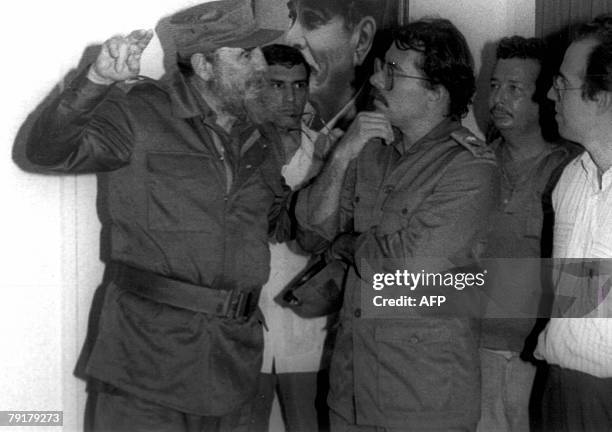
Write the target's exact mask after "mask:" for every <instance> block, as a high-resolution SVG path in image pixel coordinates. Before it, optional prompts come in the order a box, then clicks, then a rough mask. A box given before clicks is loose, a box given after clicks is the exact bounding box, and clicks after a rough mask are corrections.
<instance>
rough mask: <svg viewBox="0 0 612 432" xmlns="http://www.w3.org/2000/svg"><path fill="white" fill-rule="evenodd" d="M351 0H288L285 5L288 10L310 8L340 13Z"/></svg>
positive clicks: (331, 13) (321, 11) (322, 11)
mask: <svg viewBox="0 0 612 432" xmlns="http://www.w3.org/2000/svg"><path fill="white" fill-rule="evenodd" d="M351 1H352V0H289V2H288V3H287V7H288V8H289V9H290V10H296V9H310V10H313V11H317V12H320V13H324V14H325V15H336V14H338V15H340V12H341V11H342V10H346V9H347V8H348V7H349V4H350V2H351Z"/></svg>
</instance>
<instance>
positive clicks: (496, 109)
mask: <svg viewBox="0 0 612 432" xmlns="http://www.w3.org/2000/svg"><path fill="white" fill-rule="evenodd" d="M496 112H497V113H503V114H507V115H509V116H512V113H511V112H510V111H509V110H508V109H507V108H506V107H504V106H503V105H499V104H496V105H494V106H493V108H491V109H490V110H489V113H491V114H493V113H496Z"/></svg>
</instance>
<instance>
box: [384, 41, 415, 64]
mask: <svg viewBox="0 0 612 432" xmlns="http://www.w3.org/2000/svg"><path fill="white" fill-rule="evenodd" d="M422 56H423V53H420V52H419V51H416V50H413V49H407V50H401V49H399V48H398V47H397V46H396V45H395V44H392V45H391V47H390V48H389V49H388V50H387V53H386V54H385V60H386V61H388V62H389V63H395V64H396V65H397V66H398V67H400V68H402V69H407V68H410V67H415V65H416V62H417V61H420V60H421V58H422Z"/></svg>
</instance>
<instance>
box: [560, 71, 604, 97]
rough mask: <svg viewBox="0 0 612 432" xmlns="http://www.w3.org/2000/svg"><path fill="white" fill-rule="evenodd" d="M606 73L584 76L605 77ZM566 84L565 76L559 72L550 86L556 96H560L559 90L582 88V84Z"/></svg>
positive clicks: (586, 76)
mask: <svg viewBox="0 0 612 432" xmlns="http://www.w3.org/2000/svg"><path fill="white" fill-rule="evenodd" d="M607 76H608V75H607V74H590V75H585V76H584V77H585V78H594V77H607ZM567 85H568V81H567V78H565V77H564V76H563V75H561V74H557V75H555V76H554V77H553V83H552V88H553V89H554V90H555V92H556V93H557V98H561V94H562V93H561V92H564V91H569V90H582V89H583V88H584V86H583V85H581V86H580V87H567Z"/></svg>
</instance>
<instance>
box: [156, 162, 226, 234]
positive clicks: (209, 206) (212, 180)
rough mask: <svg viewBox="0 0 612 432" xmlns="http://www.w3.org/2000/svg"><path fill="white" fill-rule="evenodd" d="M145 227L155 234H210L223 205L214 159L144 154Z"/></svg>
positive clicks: (220, 185)
mask: <svg viewBox="0 0 612 432" xmlns="http://www.w3.org/2000/svg"><path fill="white" fill-rule="evenodd" d="M146 170H147V218H148V228H149V229H151V230H157V231H197V232H202V231H212V230H214V229H215V225H217V224H218V221H216V219H217V218H215V217H214V215H215V212H216V209H217V208H218V206H221V205H222V203H223V184H222V183H221V182H219V181H218V174H219V173H218V172H217V169H216V167H215V165H214V159H213V158H212V157H209V156H208V155H206V154H201V153H170V152H164V153H161V152H160V153H149V154H147V163H146Z"/></svg>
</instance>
